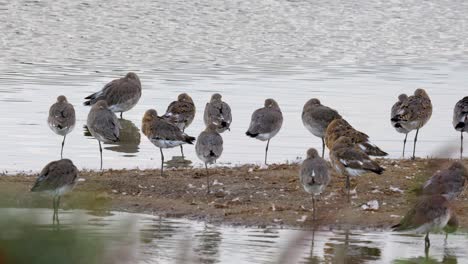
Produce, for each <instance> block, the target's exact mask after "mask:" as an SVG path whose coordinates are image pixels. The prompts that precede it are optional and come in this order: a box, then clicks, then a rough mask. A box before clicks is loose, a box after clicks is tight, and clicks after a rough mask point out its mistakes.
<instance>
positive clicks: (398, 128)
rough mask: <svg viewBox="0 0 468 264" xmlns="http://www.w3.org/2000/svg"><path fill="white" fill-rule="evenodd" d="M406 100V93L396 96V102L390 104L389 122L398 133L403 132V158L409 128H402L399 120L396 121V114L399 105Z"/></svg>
mask: <svg viewBox="0 0 468 264" xmlns="http://www.w3.org/2000/svg"><path fill="white" fill-rule="evenodd" d="M406 100H408V95H406V94H400V95H399V96H398V102H396V103H395V104H394V105H393V106H392V111H391V114H390V122H391V123H392V126H393V127H394V128H395V130H396V131H397V132H399V133H403V134H405V139H404V140H403V158H404V157H405V147H406V139H407V138H408V133H409V132H410V130H407V129H406V128H404V127H403V126H402V125H401V124H400V122H399V121H396V118H395V117H396V116H397V115H398V112H399V111H400V107H401V105H402V104H403V103H404V102H405V101H406Z"/></svg>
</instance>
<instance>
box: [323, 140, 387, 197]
mask: <svg viewBox="0 0 468 264" xmlns="http://www.w3.org/2000/svg"><path fill="white" fill-rule="evenodd" d="M330 160H331V163H332V165H333V167H334V168H335V170H336V171H337V172H338V173H340V174H341V175H344V176H346V190H347V194H348V202H349V201H350V196H349V191H350V179H349V177H356V176H361V175H362V174H364V173H366V172H373V173H375V174H382V173H383V172H384V169H383V168H382V167H380V165H379V164H378V163H377V162H375V161H373V160H371V159H370V158H369V156H368V155H367V154H366V153H365V152H364V151H363V150H362V149H361V148H359V147H358V146H356V145H355V144H354V143H353V142H352V141H351V139H349V138H348V137H340V138H339V139H338V140H337V141H336V142H335V143H334V144H333V148H332V149H331V151H330Z"/></svg>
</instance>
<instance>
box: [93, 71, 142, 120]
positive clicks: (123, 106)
mask: <svg viewBox="0 0 468 264" xmlns="http://www.w3.org/2000/svg"><path fill="white" fill-rule="evenodd" d="M140 97H141V83H140V78H138V75H137V74H136V73H133V72H129V73H127V74H126V75H125V77H123V78H120V79H115V80H112V81H111V82H110V83H108V84H106V85H105V86H104V88H102V90H101V91H99V92H96V93H93V94H91V95H89V96H87V97H86V98H85V99H87V101H86V102H84V105H94V104H95V103H97V102H98V101H100V100H104V101H106V103H107V105H108V106H109V109H110V110H111V111H112V112H114V113H118V112H120V118H122V116H123V112H126V111H128V110H130V109H132V108H133V107H134V106H135V105H136V104H137V103H138V101H139V100H140Z"/></svg>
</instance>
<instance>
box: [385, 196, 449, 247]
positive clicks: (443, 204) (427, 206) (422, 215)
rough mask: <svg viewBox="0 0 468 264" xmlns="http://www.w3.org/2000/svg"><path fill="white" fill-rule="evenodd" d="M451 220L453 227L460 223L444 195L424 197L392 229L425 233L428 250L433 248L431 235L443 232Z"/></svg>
mask: <svg viewBox="0 0 468 264" xmlns="http://www.w3.org/2000/svg"><path fill="white" fill-rule="evenodd" d="M450 219H452V222H451V224H452V225H455V224H456V223H457V222H458V221H457V220H456V216H455V212H454V210H453V209H452V208H451V206H450V203H449V200H448V199H447V198H445V197H444V196H442V195H432V196H423V197H422V198H421V199H420V200H418V201H417V202H416V204H415V205H414V206H413V208H411V210H409V211H408V213H407V214H406V215H405V217H403V219H402V220H401V222H400V223H399V224H397V225H394V226H392V229H393V231H410V232H415V233H418V234H424V233H425V234H426V237H425V247H426V250H427V249H429V247H430V246H431V241H430V240H429V233H430V232H431V231H439V230H443V229H444V228H445V227H446V226H447V224H448V223H449V221H450Z"/></svg>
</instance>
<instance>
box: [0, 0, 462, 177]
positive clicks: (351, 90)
mask: <svg viewBox="0 0 468 264" xmlns="http://www.w3.org/2000/svg"><path fill="white" fill-rule="evenodd" d="M466 14H468V2H467V1H462V0H458V1H457V0H455V1H452V0H442V1H441V0H429V1H422V0H413V1H407V0H394V1H383V0H370V1H365V2H358V3H355V2H352V1H337V0H336V1H272V0H266V1H227V2H225V1H188V2H187V1H178V2H174V1H148V0H143V1H137V2H134V1H123V0H117V1H112V2H102V1H65V0H58V1H0V32H2V34H0V50H1V51H2V53H1V55H0V102H1V103H0V113H1V115H0V125H1V129H0V146H1V148H0V169H1V170H3V171H8V172H15V171H24V170H26V171H29V170H32V171H38V170H40V169H41V168H42V167H43V166H44V165H45V164H46V163H48V162H49V161H51V160H55V159H58V158H59V157H60V143H61V140H62V138H61V137H59V136H57V135H55V134H54V133H53V132H52V131H51V130H50V129H49V128H48V126H47V123H46V119H47V113H48V109H49V107H50V105H51V104H52V103H54V102H55V99H56V97H57V96H58V95H60V94H64V95H66V96H67V97H68V99H69V101H70V102H71V103H72V104H74V105H75V108H76V111H77V126H76V128H75V130H74V131H73V132H72V134H70V135H69V136H68V137H67V142H66V146H65V150H64V156H65V157H67V158H71V159H72V160H73V161H74V162H75V164H77V166H78V167H79V168H89V169H96V168H99V160H98V158H99V151H98V145H97V141H96V140H94V139H92V138H90V137H85V136H84V129H83V125H84V124H85V122H86V117H87V113H88V111H89V108H87V107H84V106H82V102H83V98H84V97H85V96H87V95H88V94H90V93H92V92H95V91H97V90H99V89H101V88H102V87H103V86H104V85H105V84H106V83H107V82H109V81H110V80H112V79H115V78H118V77H121V76H123V75H124V74H125V73H126V72H128V71H134V72H136V73H137V74H138V75H139V76H140V79H141V82H142V86H143V96H142V98H141V100H140V102H139V104H138V105H137V106H136V107H135V108H134V109H133V110H131V111H130V112H127V113H125V114H124V118H125V119H127V120H129V121H131V123H129V122H126V127H127V129H128V131H129V132H128V134H129V136H128V137H129V138H131V140H129V143H128V144H127V145H124V146H111V145H107V146H106V147H107V148H112V150H109V149H106V150H105V151H104V154H103V155H104V167H105V168H136V167H139V168H157V167H159V160H160V157H159V150H157V149H156V147H154V146H153V145H152V144H151V143H150V142H149V141H148V140H147V139H146V137H145V136H143V135H141V136H139V134H138V133H137V129H138V128H140V127H141V117H142V115H143V113H144V111H145V110H147V109H149V108H156V109H157V110H158V111H159V113H162V112H164V111H165V109H166V107H167V105H168V104H169V103H170V102H171V101H173V100H175V99H176V97H177V95H178V94H179V93H181V92H187V93H189V94H190V95H191V96H192V97H193V99H194V101H195V104H196V107H197V110H198V112H197V115H196V117H195V120H194V122H193V124H192V125H191V126H190V127H189V128H188V129H187V130H186V132H187V133H188V134H190V135H192V136H197V135H198V134H199V133H200V132H201V131H202V130H203V127H204V124H203V114H202V113H203V109H204V107H205V104H206V102H207V101H208V100H209V98H210V96H211V94H212V93H214V92H220V93H222V94H223V98H224V100H225V101H226V102H228V103H229V104H230V105H231V108H232V110H233V124H232V130H231V132H226V133H224V134H223V135H222V136H223V138H224V147H225V148H224V153H223V155H222V157H221V159H220V160H219V162H220V163H221V164H226V163H230V164H233V165H236V164H243V163H260V162H262V160H263V155H264V148H265V143H264V142H260V141H257V140H254V139H250V138H248V137H246V136H245V135H244V132H245V131H246V129H247V127H248V125H249V122H250V115H251V113H252V112H253V111H254V110H255V109H257V108H259V107H261V106H262V105H263V101H264V99H266V98H270V97H271V98H275V99H276V100H277V101H278V103H279V104H280V107H281V109H282V111H283V114H284V119H285V121H284V124H283V128H282V130H281V131H280V133H279V134H278V135H277V136H276V137H275V138H274V139H273V140H272V141H271V144H270V152H269V160H270V161H271V162H284V161H287V160H289V161H291V160H295V159H296V158H297V157H303V156H304V154H305V151H306V150H307V148H309V147H316V148H318V149H320V148H321V141H320V139H319V138H316V137H314V136H313V135H311V134H310V133H309V132H308V131H307V130H306V129H305V128H304V126H303V125H302V121H301V111H302V107H303V105H304V103H305V102H306V101H307V100H308V99H310V98H313V97H317V98H319V99H320V100H321V101H322V103H323V104H325V105H328V106H330V107H333V108H335V109H337V110H338V111H339V112H340V113H341V114H342V115H343V116H344V117H345V118H346V119H347V120H348V121H349V122H350V123H351V124H352V125H353V126H354V127H355V128H357V129H359V130H362V131H364V132H366V133H367V134H368V135H369V136H370V138H371V140H372V141H373V142H374V143H376V144H377V145H379V146H380V147H381V148H382V149H384V150H385V151H387V152H389V153H390V157H392V158H398V157H400V156H401V148H402V141H403V137H404V135H403V134H399V133H397V132H396V131H395V130H394V129H393V128H392V127H391V125H390V121H389V112H390V108H391V106H392V105H393V103H394V102H395V101H396V99H397V96H398V94H400V93H403V92H405V93H412V92H413V91H414V90H415V89H416V88H419V87H424V88H426V90H427V91H428V93H429V95H430V96H431V98H432V101H433V106H434V111H433V116H432V118H431V120H430V121H429V123H428V124H427V125H426V126H425V127H424V128H423V129H422V130H421V131H420V134H419V141H418V142H419V144H418V148H417V155H418V156H420V157H425V156H428V155H429V156H443V157H456V156H457V151H458V147H459V145H458V144H459V133H457V132H456V131H455V130H454V129H453V127H452V123H451V122H452V111H453V106H454V105H455V103H456V102H457V101H458V100H459V99H461V98H462V97H464V96H466V95H468V90H467V83H468V82H467V70H468V49H467V40H468V16H466ZM132 123H133V125H134V126H131V125H132ZM413 137H414V133H412V134H410V136H409V139H411V140H412V139H413ZM137 143H139V144H137ZM411 145H412V143H411V142H410V143H409V144H408V147H407V151H408V154H409V152H410V151H411V150H412V147H411ZM165 153H166V157H168V159H169V158H170V157H171V156H177V155H179V149H178V148H175V149H172V150H167V151H166V152H165ZM185 153H186V156H187V158H188V159H190V160H192V161H194V162H195V163H196V164H199V161H198V160H197V158H196V155H195V153H194V148H193V147H191V146H186V147H185Z"/></svg>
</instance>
